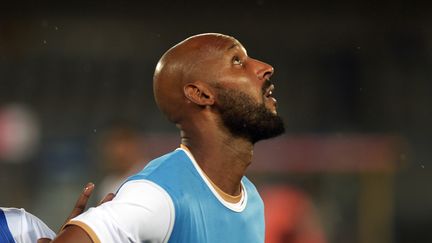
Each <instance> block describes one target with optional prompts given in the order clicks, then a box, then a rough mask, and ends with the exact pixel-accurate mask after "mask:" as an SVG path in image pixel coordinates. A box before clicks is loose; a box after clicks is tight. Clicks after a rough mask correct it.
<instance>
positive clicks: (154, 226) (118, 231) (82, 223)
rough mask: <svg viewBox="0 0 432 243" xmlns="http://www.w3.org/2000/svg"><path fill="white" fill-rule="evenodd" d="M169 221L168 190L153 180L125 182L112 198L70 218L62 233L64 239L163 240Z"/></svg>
mask: <svg viewBox="0 0 432 243" xmlns="http://www.w3.org/2000/svg"><path fill="white" fill-rule="evenodd" d="M173 222H174V206H173V203H172V200H171V198H170V197H169V195H168V193H167V192H166V191H165V190H163V189H162V188H161V187H160V186H158V185H156V184H154V183H153V182H150V181H147V180H136V181H130V182H127V183H125V184H124V185H123V186H122V187H121V189H120V190H119V191H118V193H117V195H116V197H115V198H114V199H113V200H112V201H110V202H107V203H104V204H102V205H100V206H98V207H95V208H90V209H89V210H88V211H87V212H85V213H83V214H81V215H79V216H77V217H76V218H74V219H72V220H71V221H70V222H69V223H68V225H71V226H68V227H67V228H65V230H64V231H63V232H62V234H65V236H64V237H65V240H67V239H74V237H84V238H85V237H87V240H90V241H83V242H99V241H101V242H131V241H132V242H141V241H145V240H151V241H153V240H156V242H164V240H165V239H167V236H168V235H169V234H170V233H171V230H172V226H173ZM72 225H74V226H72ZM79 239H81V238H79ZM59 242H63V241H59ZM65 242H68V241H65ZM75 242H78V238H77V240H76V241H75Z"/></svg>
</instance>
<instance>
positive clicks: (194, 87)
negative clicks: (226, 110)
mask: <svg viewBox="0 0 432 243" xmlns="http://www.w3.org/2000/svg"><path fill="white" fill-rule="evenodd" d="M183 91H184V94H185V96H186V98H187V99H188V100H190V101H192V102H193V103H195V104H197V105H201V106H207V105H213V104H214V102H215V101H214V95H213V93H212V92H211V90H210V89H209V88H208V87H207V85H205V84H203V83H198V82H195V83H188V84H186V85H185V86H184V87H183Z"/></svg>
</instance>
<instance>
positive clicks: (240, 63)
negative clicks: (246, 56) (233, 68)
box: [232, 56, 243, 66]
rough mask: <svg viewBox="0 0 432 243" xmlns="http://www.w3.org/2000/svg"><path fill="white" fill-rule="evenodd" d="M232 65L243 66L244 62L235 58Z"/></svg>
mask: <svg viewBox="0 0 432 243" xmlns="http://www.w3.org/2000/svg"><path fill="white" fill-rule="evenodd" d="M232 64H234V65H240V66H242V65H243V62H242V60H240V58H239V57H238V56H234V57H233V58H232Z"/></svg>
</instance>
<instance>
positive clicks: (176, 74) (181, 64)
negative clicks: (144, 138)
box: [153, 33, 239, 123]
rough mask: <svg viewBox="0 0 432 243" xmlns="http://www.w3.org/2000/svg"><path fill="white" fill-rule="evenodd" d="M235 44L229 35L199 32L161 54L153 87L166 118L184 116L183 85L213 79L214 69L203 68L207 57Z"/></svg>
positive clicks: (207, 60)
mask: <svg viewBox="0 0 432 243" xmlns="http://www.w3.org/2000/svg"><path fill="white" fill-rule="evenodd" d="M236 44H239V43H238V41H237V40H236V39H234V38H233V37H231V36H227V35H223V34H217V33H207V34H200V35H195V36H192V37H189V38H187V39H186V40H184V41H182V42H180V43H178V44H177V45H175V46H174V47H172V48H171V49H169V50H168V51H167V52H166V53H165V54H164V55H163V56H162V57H161V59H160V60H159V62H158V64H157V66H156V70H155V73H154V77H153V89H154V95H155V100H156V103H157V105H158V106H159V108H160V109H161V110H162V112H163V113H164V114H165V115H166V116H167V117H168V119H169V120H170V121H172V122H174V123H179V122H180V121H181V119H182V118H184V117H183V114H184V104H185V102H186V99H185V96H184V93H183V87H184V85H185V84H187V83H189V82H194V81H197V80H199V81H203V82H211V81H213V80H217V73H211V72H206V70H207V69H208V68H209V66H210V65H212V62H211V60H214V59H215V58H218V57H219V56H221V55H222V51H223V50H226V49H229V48H230V47H231V46H233V45H236Z"/></svg>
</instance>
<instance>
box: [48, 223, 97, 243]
mask: <svg viewBox="0 0 432 243" xmlns="http://www.w3.org/2000/svg"><path fill="white" fill-rule="evenodd" d="M52 242H53V243H55V242H62V243H68V242H70V243H76V242H80V243H94V242H93V241H92V239H91V238H90V236H89V235H88V234H87V233H86V232H85V231H84V230H83V229H82V228H81V227H79V226H76V225H68V226H66V227H65V228H64V229H63V230H62V231H61V232H60V233H59V234H58V235H57V237H56V238H55V239H54V240H53V241H52Z"/></svg>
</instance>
